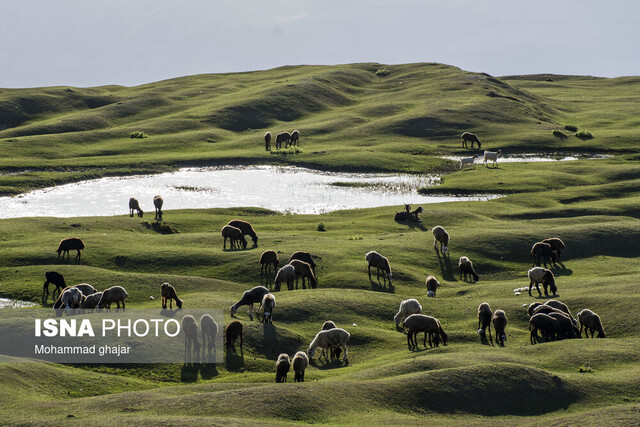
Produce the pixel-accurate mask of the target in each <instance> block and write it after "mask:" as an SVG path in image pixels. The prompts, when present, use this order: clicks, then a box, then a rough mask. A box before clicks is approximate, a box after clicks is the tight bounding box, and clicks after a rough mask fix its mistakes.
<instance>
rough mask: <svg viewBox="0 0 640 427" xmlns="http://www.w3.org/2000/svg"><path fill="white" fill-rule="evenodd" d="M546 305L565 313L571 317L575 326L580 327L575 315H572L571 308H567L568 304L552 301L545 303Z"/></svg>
mask: <svg viewBox="0 0 640 427" xmlns="http://www.w3.org/2000/svg"><path fill="white" fill-rule="evenodd" d="M544 305H548V306H549V307H553V308H556V309H558V310H561V311H564V312H565V313H567V314H568V315H569V317H570V318H571V321H572V322H573V324H574V325H576V326H578V322H577V321H576V319H574V318H573V315H572V314H571V310H569V307H568V306H567V304H565V303H563V302H562V301H558V300H555V299H550V300H549V301H547V302H545V303H544Z"/></svg>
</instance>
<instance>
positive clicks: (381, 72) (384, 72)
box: [376, 67, 391, 77]
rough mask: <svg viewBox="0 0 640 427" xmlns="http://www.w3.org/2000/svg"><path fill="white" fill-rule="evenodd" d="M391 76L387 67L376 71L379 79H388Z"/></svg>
mask: <svg viewBox="0 0 640 427" xmlns="http://www.w3.org/2000/svg"><path fill="white" fill-rule="evenodd" d="M389 74H391V70H390V69H388V68H387V67H383V68H378V71H376V76H378V77H387V76H388V75H389Z"/></svg>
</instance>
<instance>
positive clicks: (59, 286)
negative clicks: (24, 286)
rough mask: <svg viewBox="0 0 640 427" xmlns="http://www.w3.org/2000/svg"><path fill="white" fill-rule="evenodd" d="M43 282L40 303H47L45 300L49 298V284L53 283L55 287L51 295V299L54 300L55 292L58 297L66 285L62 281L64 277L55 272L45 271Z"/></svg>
mask: <svg viewBox="0 0 640 427" xmlns="http://www.w3.org/2000/svg"><path fill="white" fill-rule="evenodd" d="M44 277H45V279H46V280H45V281H44V285H43V287H42V303H43V304H44V303H45V302H47V298H48V297H49V284H50V283H53V284H54V285H56V288H55V289H54V290H53V293H52V294H51V298H54V299H55V294H56V291H58V295H60V292H61V291H62V290H63V289H64V288H66V287H67V283H66V282H65V281H64V276H63V275H62V274H60V273H58V272H56V271H47V272H46V273H44Z"/></svg>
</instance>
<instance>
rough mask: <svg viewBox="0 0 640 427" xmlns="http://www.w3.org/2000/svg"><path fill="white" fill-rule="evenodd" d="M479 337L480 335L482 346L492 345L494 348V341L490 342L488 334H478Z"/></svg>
mask: <svg viewBox="0 0 640 427" xmlns="http://www.w3.org/2000/svg"><path fill="white" fill-rule="evenodd" d="M478 335H480V344H482V345H490V346H491V347H494V345H493V340H492V341H489V340H488V339H487V334H486V333H485V334H478Z"/></svg>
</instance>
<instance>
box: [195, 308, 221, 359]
mask: <svg viewBox="0 0 640 427" xmlns="http://www.w3.org/2000/svg"><path fill="white" fill-rule="evenodd" d="M219 330H220V329H219V328H218V323H217V322H216V321H215V319H214V318H213V317H211V315H210V314H203V315H202V317H201V318H200V331H201V332H202V347H203V348H204V346H205V344H207V352H209V353H211V349H213V357H214V359H215V355H216V351H217V348H216V337H217V336H218V332H219ZM207 339H208V341H209V342H208V343H207Z"/></svg>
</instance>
